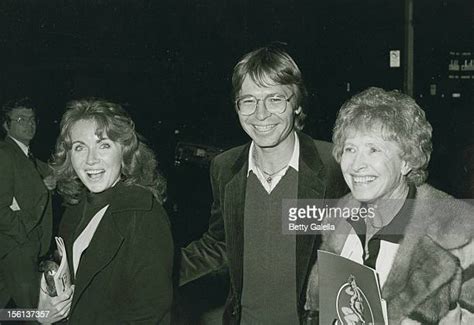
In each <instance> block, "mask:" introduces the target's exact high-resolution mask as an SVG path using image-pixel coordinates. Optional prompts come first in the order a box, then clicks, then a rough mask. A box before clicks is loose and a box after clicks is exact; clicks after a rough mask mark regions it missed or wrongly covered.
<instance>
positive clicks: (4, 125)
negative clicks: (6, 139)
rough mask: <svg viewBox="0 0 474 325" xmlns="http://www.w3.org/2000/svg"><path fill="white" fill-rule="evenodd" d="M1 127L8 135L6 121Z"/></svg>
mask: <svg viewBox="0 0 474 325" xmlns="http://www.w3.org/2000/svg"><path fill="white" fill-rule="evenodd" d="M2 127H3V129H4V130H5V132H6V133H8V131H9V128H8V123H7V121H4V122H3V124H2Z"/></svg>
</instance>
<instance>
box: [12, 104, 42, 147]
mask: <svg viewBox="0 0 474 325" xmlns="http://www.w3.org/2000/svg"><path fill="white" fill-rule="evenodd" d="M9 117H10V121H9V122H8V123H7V122H5V124H4V128H5V130H6V131H7V134H8V135H9V136H10V137H12V138H15V139H16V140H18V141H20V142H22V143H23V144H25V145H26V146H28V145H29V144H30V141H31V140H32V139H33V138H34V136H35V133H36V120H35V112H34V111H33V110H32V109H31V108H15V109H13V110H12V111H11V112H10V114H9Z"/></svg>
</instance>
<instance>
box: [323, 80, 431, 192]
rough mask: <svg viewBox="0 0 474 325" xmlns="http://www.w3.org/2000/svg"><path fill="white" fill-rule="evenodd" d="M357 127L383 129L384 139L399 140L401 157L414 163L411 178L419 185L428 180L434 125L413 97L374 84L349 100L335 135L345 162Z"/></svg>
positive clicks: (336, 146) (335, 152)
mask: <svg viewBox="0 0 474 325" xmlns="http://www.w3.org/2000/svg"><path fill="white" fill-rule="evenodd" d="M354 131H355V132H359V131H362V132H363V131H376V132H378V131H380V132H381V135H382V138H383V139H384V140H390V141H395V142H396V143H397V144H398V146H399V147H400V149H401V151H402V153H401V158H402V159H403V160H405V161H407V162H408V164H409V166H410V167H411V171H410V172H409V173H408V175H407V181H408V182H409V183H413V184H415V185H421V184H423V183H424V182H425V180H426V178H427V177H428V171H427V167H428V163H429V161H430V156H431V152H432V150H433V146H432V143H431V133H432V131H433V129H432V127H431V124H430V123H429V122H428V121H427V120H426V117H425V112H424V111H423V110H422V109H421V108H420V106H418V104H417V103H416V102H415V100H414V99H413V98H411V97H410V96H408V95H405V94H403V93H400V92H398V91H395V90H392V91H385V90H383V89H381V88H376V87H371V88H368V89H366V90H364V91H362V92H361V93H359V94H357V95H355V96H353V97H352V98H351V99H349V100H348V101H347V102H345V103H344V104H343V105H342V107H341V109H340V110H339V114H338V116H337V120H336V123H335V125H334V131H333V136H332V141H333V142H334V148H333V156H334V158H335V159H336V161H337V162H339V163H340V162H341V156H342V152H343V148H344V142H345V141H346V138H347V136H348V134H350V132H354Z"/></svg>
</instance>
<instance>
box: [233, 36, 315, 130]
mask: <svg viewBox="0 0 474 325" xmlns="http://www.w3.org/2000/svg"><path fill="white" fill-rule="evenodd" d="M246 76H250V78H251V79H252V81H253V82H255V83H256V84H257V85H258V86H260V87H268V86H273V85H285V86H291V87H292V88H293V89H294V91H295V99H296V108H298V107H301V112H300V113H299V114H297V115H296V116H295V122H294V126H295V128H296V129H297V130H302V129H303V127H304V119H305V117H306V114H305V113H304V108H303V107H304V101H305V99H306V96H307V91H306V88H305V86H304V82H303V77H302V75H301V71H300V69H299V68H298V66H297V65H296V63H295V61H294V60H293V58H292V57H291V56H290V55H289V54H288V53H287V52H286V51H284V50H283V49H281V48H279V47H278V46H276V45H271V46H266V47H261V48H259V49H257V50H255V51H252V52H250V53H247V54H245V55H244V56H243V57H242V58H241V59H240V61H239V62H238V63H237V64H236V66H235V67H234V72H233V74H232V96H233V99H234V100H235V99H237V97H238V95H239V92H240V90H241V89H242V84H243V82H244V79H245V77H246Z"/></svg>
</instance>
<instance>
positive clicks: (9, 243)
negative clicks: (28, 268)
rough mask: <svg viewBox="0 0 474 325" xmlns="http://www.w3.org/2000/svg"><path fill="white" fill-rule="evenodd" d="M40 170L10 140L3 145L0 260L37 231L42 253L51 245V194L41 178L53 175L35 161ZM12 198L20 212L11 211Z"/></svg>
mask: <svg viewBox="0 0 474 325" xmlns="http://www.w3.org/2000/svg"><path fill="white" fill-rule="evenodd" d="M36 163H37V168H35V166H34V164H33V162H32V161H31V160H30V159H28V157H26V155H25V154H24V153H23V151H22V150H21V148H20V147H19V146H18V145H17V144H16V143H15V142H14V141H13V140H12V139H11V138H9V137H6V138H5V141H2V142H0V259H1V258H2V257H4V256H5V255H6V254H7V253H8V252H10V251H11V250H12V249H13V248H14V247H16V246H18V245H21V244H23V243H24V242H25V241H26V240H27V238H28V236H30V235H31V234H32V232H33V231H34V232H35V236H37V235H36V234H37V233H40V234H41V240H40V242H38V246H39V245H41V248H40V254H41V255H43V254H45V253H46V252H47V251H48V249H49V245H50V242H51V232H52V209H51V195H50V193H49V191H48V189H47V188H46V187H45V185H44V183H43V180H42V177H45V176H47V175H48V174H50V171H49V169H48V167H47V165H46V164H45V163H43V162H41V161H39V160H36ZM13 198H15V199H16V201H17V202H18V206H19V207H20V210H19V211H13V210H12V209H10V206H11V204H12V201H13Z"/></svg>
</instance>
